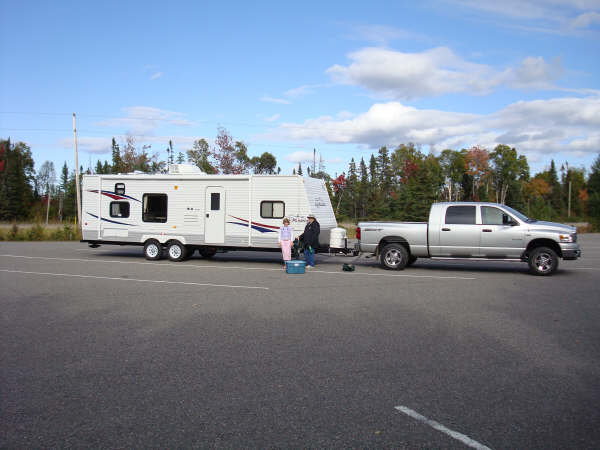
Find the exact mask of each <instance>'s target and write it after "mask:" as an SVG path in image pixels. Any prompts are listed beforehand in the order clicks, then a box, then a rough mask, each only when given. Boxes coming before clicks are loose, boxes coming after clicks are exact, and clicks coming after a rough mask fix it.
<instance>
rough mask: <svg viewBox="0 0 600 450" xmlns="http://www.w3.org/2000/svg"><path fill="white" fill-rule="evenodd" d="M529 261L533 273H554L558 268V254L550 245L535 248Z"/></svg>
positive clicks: (541, 274)
mask: <svg viewBox="0 0 600 450" xmlns="http://www.w3.org/2000/svg"><path fill="white" fill-rule="evenodd" d="M527 262H528V263H529V270H530V272H531V273H532V274H533V275H540V276H547V275H552V274H553V273H554V272H556V269H558V255H557V254H556V252H555V251H554V250H552V249H551V248H549V247H536V248H534V249H533V250H532V251H531V253H529V258H528V261H527Z"/></svg>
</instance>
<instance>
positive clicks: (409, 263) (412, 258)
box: [406, 255, 417, 267]
mask: <svg viewBox="0 0 600 450" xmlns="http://www.w3.org/2000/svg"><path fill="white" fill-rule="evenodd" d="M416 260H417V257H416V256H413V255H410V256H409V257H408V262H407V263H406V267H410V266H412V265H413V264H414V263H415V261H416Z"/></svg>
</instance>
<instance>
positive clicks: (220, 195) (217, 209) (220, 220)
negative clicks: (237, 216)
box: [204, 186, 225, 244]
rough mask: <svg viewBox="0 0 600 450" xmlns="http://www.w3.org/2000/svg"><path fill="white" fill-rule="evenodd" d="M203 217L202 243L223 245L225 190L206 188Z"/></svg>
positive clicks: (219, 187)
mask: <svg viewBox="0 0 600 450" xmlns="http://www.w3.org/2000/svg"><path fill="white" fill-rule="evenodd" d="M205 205H206V208H205V217H204V242H205V243H207V244H224V243H225V188H224V187H222V186H208V187H207V188H206V202H205Z"/></svg>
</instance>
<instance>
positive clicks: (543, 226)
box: [356, 202, 581, 275]
mask: <svg viewBox="0 0 600 450" xmlns="http://www.w3.org/2000/svg"><path fill="white" fill-rule="evenodd" d="M356 232H357V239H358V244H357V247H358V250H360V251H361V252H369V253H373V254H375V255H376V256H378V257H379V258H380V262H381V265H382V266H383V267H385V268H386V269H396V270H399V269H403V268H405V267H406V266H407V265H411V264H412V263H414V262H415V261H416V259H417V258H435V259H471V260H495V261H498V260H502V261H523V262H527V263H528V264H529V267H530V270H531V272H532V273H533V274H535V275H551V274H552V273H554V272H555V271H556V269H557V268H558V261H559V258H562V259H564V260H573V259H577V258H579V257H580V256H581V249H580V248H579V244H578V243H577V230H576V229H575V228H573V227H571V226H568V225H563V224H559V223H553V222H543V221H538V220H535V219H529V218H528V217H526V216H525V215H523V214H522V213H520V212H519V211H516V210H514V209H512V208H510V207H508V206H506V205H500V204H497V203H482V202H447V203H434V204H433V205H431V210H430V212H429V221H428V222H359V223H358V227H357V230H356Z"/></svg>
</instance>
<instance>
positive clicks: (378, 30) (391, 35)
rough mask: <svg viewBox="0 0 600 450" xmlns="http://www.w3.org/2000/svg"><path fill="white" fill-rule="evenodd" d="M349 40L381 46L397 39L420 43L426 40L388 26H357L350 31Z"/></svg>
mask: <svg viewBox="0 0 600 450" xmlns="http://www.w3.org/2000/svg"><path fill="white" fill-rule="evenodd" d="M352 33H353V35H352V36H350V38H351V39H361V40H366V41H368V42H371V43H373V44H376V45H379V46H382V45H387V44H388V43H389V42H391V41H394V40H397V39H407V40H411V41H415V40H418V41H422V40H426V38H425V37H424V36H423V35H421V34H418V33H415V32H412V31H408V30H404V29H401V28H395V27H390V26H388V25H358V26H356V27H353V29H352Z"/></svg>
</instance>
